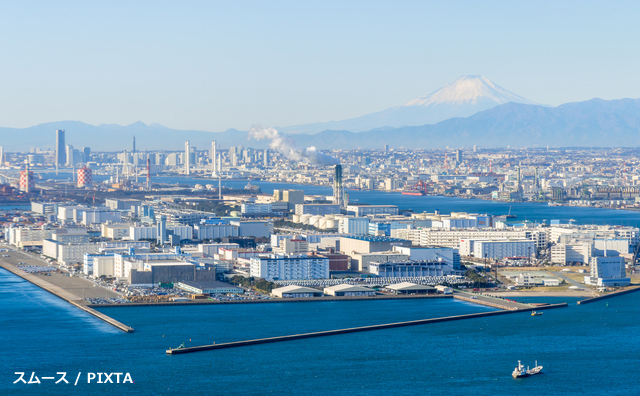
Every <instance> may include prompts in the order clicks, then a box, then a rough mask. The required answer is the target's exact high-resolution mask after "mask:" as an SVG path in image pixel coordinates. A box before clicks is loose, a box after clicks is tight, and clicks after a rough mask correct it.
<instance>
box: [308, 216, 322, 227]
mask: <svg viewBox="0 0 640 396" xmlns="http://www.w3.org/2000/svg"><path fill="white" fill-rule="evenodd" d="M320 219H322V216H319V215H315V216H311V218H310V219H309V224H310V225H312V226H314V227H317V226H318V224H319V223H320Z"/></svg>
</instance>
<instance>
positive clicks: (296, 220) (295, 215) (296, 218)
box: [292, 214, 300, 223]
mask: <svg viewBox="0 0 640 396" xmlns="http://www.w3.org/2000/svg"><path fill="white" fill-rule="evenodd" d="M292 220H293V222H294V223H299V222H300V215H297V214H294V215H293V219H292Z"/></svg>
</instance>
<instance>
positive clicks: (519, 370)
mask: <svg viewBox="0 0 640 396" xmlns="http://www.w3.org/2000/svg"><path fill="white" fill-rule="evenodd" d="M541 372H542V366H538V361H536V367H534V368H532V369H530V368H529V367H527V368H526V369H525V368H524V366H523V365H522V364H521V363H520V360H518V365H517V366H516V368H515V369H514V370H513V373H511V376H512V377H513V378H525V377H530V376H532V375H536V374H540V373H541Z"/></svg>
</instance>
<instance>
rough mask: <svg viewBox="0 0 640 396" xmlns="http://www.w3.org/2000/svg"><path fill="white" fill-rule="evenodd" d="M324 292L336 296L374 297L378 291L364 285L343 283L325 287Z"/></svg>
mask: <svg viewBox="0 0 640 396" xmlns="http://www.w3.org/2000/svg"><path fill="white" fill-rule="evenodd" d="M324 294H326V295H328V296H336V297H361V296H366V297H372V296H375V295H376V291H375V290H373V289H370V288H368V287H364V286H357V285H349V284H342V285H335V286H329V287H325V288H324Z"/></svg>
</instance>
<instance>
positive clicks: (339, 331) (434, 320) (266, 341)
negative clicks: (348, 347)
mask: <svg viewBox="0 0 640 396" xmlns="http://www.w3.org/2000/svg"><path fill="white" fill-rule="evenodd" d="M472 301H473V302H476V300H472ZM567 306H568V305H567V303H561V304H549V305H545V306H544V309H545V310H547V309H554V308H564V307H567ZM536 309H540V307H533V306H530V307H527V308H521V309H512V310H503V311H492V312H481V313H475V314H467V315H456V316H446V317H441V318H432V319H419V320H412V321H409V322H397V323H385V324H379V325H372V326H363V327H351V328H347V329H337V330H327V331H318V332H315V333H304V334H293V335H287V336H279V337H270V338H259V339H255V340H245V341H235V342H226V343H222V344H212V345H201V346H195V347H187V348H178V349H168V350H167V351H166V353H167V355H179V354H183V353H194V352H202V351H210V350H215V349H226V348H237V347H242V346H249V345H260V344H269V343H274V342H284V341H293V340H302V339H307V338H316V337H327V336H333V335H340V334H349V333H360V332H365V331H374V330H384V329H392V328H397V327H408V326H418V325H425V324H432V323H441V322H451V321H455V320H464V319H475V318H483V317H488V316H498V315H507V314H514V313H520V312H530V311H533V310H536Z"/></svg>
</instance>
